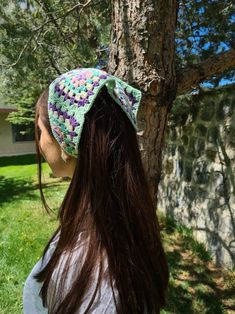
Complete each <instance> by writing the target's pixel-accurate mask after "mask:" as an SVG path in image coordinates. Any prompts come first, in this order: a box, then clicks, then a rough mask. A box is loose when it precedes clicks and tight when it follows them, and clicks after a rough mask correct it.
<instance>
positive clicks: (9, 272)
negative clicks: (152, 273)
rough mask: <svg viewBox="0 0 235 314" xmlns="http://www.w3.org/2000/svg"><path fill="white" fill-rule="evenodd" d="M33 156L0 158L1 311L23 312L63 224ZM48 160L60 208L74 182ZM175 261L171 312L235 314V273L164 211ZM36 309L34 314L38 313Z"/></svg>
mask: <svg viewBox="0 0 235 314" xmlns="http://www.w3.org/2000/svg"><path fill="white" fill-rule="evenodd" d="M36 172H37V166H36V164H35V158H34V156H33V155H29V156H19V157H11V158H10V157H9V158H1V159H0V253H1V259H0V314H18V313H22V289H23V284H24V281H25V279H26V278H27V276H28V274H29V272H30V271H31V269H32V267H33V266H34V264H35V263H36V262H37V260H38V259H39V258H40V257H41V254H42V251H43V248H44V246H45V244H46V243H47V241H48V239H49V238H50V236H51V234H52V232H53V231H54V230H55V228H56V226H57V221H56V218H55V217H50V216H48V215H47V214H46V213H45V211H44V209H43V208H42V205H41V202H40V197H39V191H38V187H37V176H36ZM50 172H51V171H50V169H49V167H48V165H47V164H46V163H43V173H44V183H45V185H44V192H45V196H46V199H47V200H48V203H49V206H51V207H52V208H53V209H56V208H58V207H59V205H60V203H61V201H62V199H63V196H64V194H65V192H66V189H67V187H68V184H69V182H66V181H62V180H61V179H58V178H50ZM159 218H160V223H161V225H162V228H163V230H162V236H163V241H164V246H165V249H166V252H167V257H168V261H169V266H170V285H169V290H168V297H167V300H168V305H167V307H166V309H165V310H163V311H162V312H161V313H162V314H168V313H185V314H186V313H187V314H189V313H200V314H204V313H208V314H209V313H212V314H217V313H218V314H219V313H235V300H234V299H233V298H232V297H233V288H234V286H235V275H234V273H233V272H231V271H224V270H222V269H218V268H216V267H215V266H214V264H213V263H212V261H211V258H210V254H209V253H208V252H207V251H206V250H205V248H204V246H203V245H202V244H200V243H198V242H197V241H195V240H194V238H193V236H192V233H191V231H190V230H189V229H187V228H185V227H183V226H177V225H176V224H175V223H174V221H173V220H172V219H170V218H169V217H164V216H162V215H160V214H159ZM32 314H33V313H32Z"/></svg>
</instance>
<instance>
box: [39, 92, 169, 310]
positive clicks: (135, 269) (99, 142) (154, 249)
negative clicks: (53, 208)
mask: <svg viewBox="0 0 235 314" xmlns="http://www.w3.org/2000/svg"><path fill="white" fill-rule="evenodd" d="M47 101H48V92H47V91H45V92H44V93H43V94H42V95H41V97H40V98H39V100H38V102H37V105H36V117H35V138H36V140H35V142H36V151H37V156H38V162H39V164H40V162H41V158H40V151H39V147H38V140H39V134H38V128H37V119H38V115H39V108H41V109H40V117H41V119H42V120H43V123H44V124H45V126H46V128H47V130H48V132H49V133H50V134H51V135H52V131H51V128H50V123H49V120H48V112H47ZM52 136H53V135H52ZM38 169H39V171H38V176H39V188H40V194H41V198H42V202H43V204H44V206H45V208H46V210H48V209H49V206H48V205H47V203H46V201H45V198H44V196H43V192H42V185H41V166H40V165H39V167H38ZM58 219H59V227H58V229H57V230H56V231H55V233H54V234H53V236H52V237H51V239H50V241H49V242H48V244H47V246H46V247H45V249H44V252H43V256H44V255H45V253H46V251H47V249H48V247H49V245H50V243H51V241H52V240H53V239H54V237H55V236H56V235H57V234H58V232H60V237H59V241H58V244H57V246H56V249H55V251H54V253H53V255H52V257H51V259H50V261H49V262H48V264H47V265H46V267H45V268H44V269H43V270H41V272H39V273H38V274H37V275H36V276H35V278H37V280H38V281H40V282H43V286H42V289H41V296H42V300H43V305H44V306H47V292H48V285H49V282H50V279H51V276H52V273H53V271H54V269H55V267H56V266H57V265H58V263H59V259H60V257H61V255H62V253H63V252H65V251H66V252H67V253H68V254H72V250H73V248H74V247H75V245H76V240H77V239H78V234H79V232H80V231H81V230H84V229H85V230H87V231H88V234H89V241H88V245H87V252H86V255H85V253H84V257H85V259H84V263H83V265H82V269H81V271H80V272H78V274H77V278H76V280H75V281H74V284H73V285H72V287H71V290H70V291H69V293H68V294H67V295H66V296H65V297H64V298H62V300H61V302H60V304H59V305H58V306H57V308H56V309H54V310H53V311H51V312H50V313H53V314H62V313H63V314H66V313H75V312H76V310H77V309H79V307H80V305H81V303H82V298H83V296H84V295H85V294H86V291H87V289H88V288H89V285H90V284H92V279H91V274H92V272H93V270H94V267H95V265H96V263H97V261H99V263H100V266H101V267H100V269H102V259H101V258H100V257H101V256H102V254H103V252H106V254H107V258H108V270H109V279H110V284H111V286H112V289H113V280H114V281H115V285H116V288H117V290H118V298H115V294H114V292H113V297H114V300H115V304H116V310H117V313H121V314H129V313H130V314H135V313H141V314H142V313H146V311H147V313H160V309H161V308H162V307H163V306H165V304H166V300H165V297H166V290H167V286H168V281H169V270H168V263H167V259H166V255H165V252H164V248H163V244H162V239H161V234H160V228H159V222H158V217H157V214H156V208H155V206H154V203H153V200H152V198H151V196H150V192H149V186H148V183H147V180H146V174H145V171H144V168H143V165H142V161H141V155H140V150H139V146H138V140H137V135H136V131H135V129H134V128H133V126H132V125H131V123H130V121H129V119H128V118H127V116H126V114H125V113H124V112H123V110H122V109H121V108H120V107H119V106H118V105H117V103H116V102H115V101H114V100H113V99H112V98H111V97H110V96H109V94H108V92H107V89H106V87H103V88H102V89H101V91H100V93H99V95H98V96H97V98H96V100H95V102H94V104H93V106H92V108H91V109H90V110H89V112H88V113H87V114H86V116H85V123H84V126H83V131H82V135H81V139H80V143H79V155H78V158H77V164H76V168H75V172H74V175H73V178H72V179H71V182H70V185H69V188H68V190H67V193H66V195H65V197H64V199H63V202H62V204H61V207H60V209H59V212H58ZM79 263H81V260H79V261H77V265H79ZM67 271H69V269H66V271H65V272H64V273H63V276H66V274H67ZM63 278H65V277H63ZM101 280H102V276H99V280H98V283H97V286H96V288H98V287H99V285H100V282H101ZM60 281H61V282H63V280H62V277H61V278H60ZM60 289H63V285H61V286H60ZM112 291H113V290H112ZM96 292H97V289H96V290H95V293H96ZM95 293H94V295H93V298H92V300H91V302H90V304H89V307H88V308H87V309H86V311H84V313H89V308H90V306H91V305H92V302H93V300H94V298H95Z"/></svg>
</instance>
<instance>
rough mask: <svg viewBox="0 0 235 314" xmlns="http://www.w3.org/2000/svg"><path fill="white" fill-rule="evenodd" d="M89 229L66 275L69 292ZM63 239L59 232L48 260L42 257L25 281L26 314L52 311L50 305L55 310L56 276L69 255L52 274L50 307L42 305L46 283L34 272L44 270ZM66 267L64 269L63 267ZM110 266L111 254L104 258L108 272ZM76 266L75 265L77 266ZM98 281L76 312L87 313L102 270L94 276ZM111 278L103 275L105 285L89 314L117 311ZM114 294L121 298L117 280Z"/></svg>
mask: <svg viewBox="0 0 235 314" xmlns="http://www.w3.org/2000/svg"><path fill="white" fill-rule="evenodd" d="M83 232H85V231H82V232H81V233H80V234H79V239H78V245H77V247H76V250H75V251H74V254H73V257H72V259H71V261H69V263H71V264H70V270H71V271H69V273H68V276H67V277H66V281H65V290H66V291H65V293H66V292H68V289H69V287H70V285H71V282H72V280H73V278H74V277H73V262H74V261H75V260H78V259H79V255H80V254H81V252H82V248H83V245H84V244H85V243H86V241H83V240H82V234H83ZM58 240H59V234H57V236H56V237H55V239H54V240H53V241H52V242H51V244H50V246H49V248H48V250H47V252H46V256H45V259H44V261H43V262H42V258H41V259H40V260H39V261H38V262H37V263H36V265H35V266H34V267H33V269H32V271H31V273H30V274H29V276H28V278H27V279H26V281H25V284H24V288H23V311H24V314H44V313H45V314H46V313H48V308H49V309H51V308H52V307H53V305H54V304H55V302H57V300H56V297H55V296H56V293H53V292H55V291H56V282H57V280H56V278H57V276H59V270H60V269H63V266H64V265H65V264H66V263H67V262H68V261H67V259H66V255H64V256H63V255H62V258H61V260H60V262H59V265H58V267H57V268H56V269H55V271H54V272H53V275H52V279H51V281H50V284H49V287H48V291H49V295H48V299H47V301H48V308H45V307H43V305H42V299H41V297H40V296H39V292H40V289H41V287H42V283H38V282H37V281H36V280H35V279H34V278H33V275H34V274H36V273H37V272H38V271H39V270H40V269H42V268H43V267H44V266H45V265H46V264H47V263H48V261H49V260H50V257H51V256H52V254H53V252H54V250H55V248H56V244H57V242H58ZM60 267H62V268H60ZM107 268H108V263H107V257H106V258H105V259H104V271H107ZM74 269H75V268H74ZM93 278H94V281H93V284H92V286H91V287H90V288H89V290H88V292H87V294H86V295H85V297H84V298H83V302H82V305H81V306H80V308H79V309H78V310H77V311H76V313H74V314H83V313H84V312H85V309H86V307H87V305H88V304H89V301H90V299H91V297H92V295H93V292H94V291H95V286H96V282H97V279H98V269H97V271H96V273H95V275H94V277H93ZM107 278H108V277H107V276H106V277H103V278H102V283H101V288H100V289H99V290H98V291H97V294H96V297H95V300H94V302H93V305H92V307H91V308H90V310H89V313H94V314H95V313H96V314H104V313H106V314H116V313H117V312H116V307H115V302H114V298H113V294H112V288H111V285H110V282H109V280H108V279H107ZM113 285H114V293H115V297H116V299H117V297H118V291H117V289H116V287H115V282H114V284H113Z"/></svg>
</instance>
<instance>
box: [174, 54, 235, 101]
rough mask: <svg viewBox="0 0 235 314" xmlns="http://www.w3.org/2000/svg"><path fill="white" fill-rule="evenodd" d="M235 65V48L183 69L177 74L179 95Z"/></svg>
mask: <svg viewBox="0 0 235 314" xmlns="http://www.w3.org/2000/svg"><path fill="white" fill-rule="evenodd" d="M234 67H235V49H230V50H229V51H226V52H223V53H220V54H218V55H215V56H211V57H209V58H208V59H206V60H203V61H202V62H201V63H198V64H195V65H193V66H191V67H188V68H185V69H183V70H181V71H180V72H179V73H178V74H177V82H178V83H177V85H178V87H177V95H181V94H184V93H186V92H188V91H189V90H190V89H192V87H193V86H195V85H196V84H198V83H200V82H202V81H204V80H205V79H208V78H210V76H211V75H212V74H219V73H221V72H223V71H224V70H227V69H231V68H234Z"/></svg>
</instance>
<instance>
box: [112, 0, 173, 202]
mask: <svg viewBox="0 0 235 314" xmlns="http://www.w3.org/2000/svg"><path fill="white" fill-rule="evenodd" d="M177 11H178V4H177V0H159V1H155V0H135V1H131V0H113V1H112V33H111V44H110V59H109V65H108V68H109V72H110V73H112V74H113V75H116V76H118V77H120V78H122V79H123V80H125V81H126V82H129V84H131V85H132V86H135V87H137V88H138V89H140V90H141V91H142V92H143V98H142V106H140V110H139V112H138V117H137V118H138V125H139V127H140V132H138V139H139V144H140V149H141V153H142V161H143V165H144V168H145V171H146V174H147V179H148V183H149V187H150V190H151V191H150V192H151V195H152V197H153V200H154V202H155V204H156V205H157V192H158V184H159V181H160V179H161V171H162V164H161V161H162V147H163V143H164V134H165V127H166V124H167V118H168V114H169V112H170V109H171V107H172V103H173V100H174V99H175V97H176V90H177V84H176V71H175V28H176V21H177Z"/></svg>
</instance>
